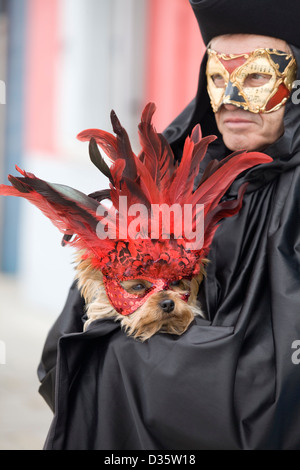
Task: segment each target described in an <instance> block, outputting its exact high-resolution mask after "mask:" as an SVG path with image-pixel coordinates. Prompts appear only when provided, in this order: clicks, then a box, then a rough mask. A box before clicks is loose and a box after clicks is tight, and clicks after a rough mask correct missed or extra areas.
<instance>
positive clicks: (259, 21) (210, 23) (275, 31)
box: [190, 0, 300, 47]
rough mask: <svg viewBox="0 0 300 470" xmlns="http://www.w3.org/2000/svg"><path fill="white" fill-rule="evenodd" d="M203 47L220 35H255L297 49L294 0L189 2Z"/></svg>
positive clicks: (299, 36) (299, 35)
mask: <svg viewBox="0 0 300 470" xmlns="http://www.w3.org/2000/svg"><path fill="white" fill-rule="evenodd" d="M190 4H191V6H192V8H193V10H194V13H195V15H196V18H197V21H198V23H199V26H200V30H201V34H202V37H203V40H204V42H205V44H206V45H207V44H208V43H209V42H210V41H211V40H212V39H213V38H214V37H216V36H220V35H223V34H239V33H241V34H243V33H244V34H258V35H263V36H272V37H276V38H279V39H283V40H284V41H286V42H287V43H289V44H293V45H295V46H298V47H300V27H299V23H300V3H299V2H298V1H297V0H284V1H282V0H190Z"/></svg>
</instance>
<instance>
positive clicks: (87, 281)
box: [77, 260, 204, 341]
mask: <svg viewBox="0 0 300 470" xmlns="http://www.w3.org/2000/svg"><path fill="white" fill-rule="evenodd" d="M77 272H78V274H77V277H78V280H79V288H80V289H81V291H82V294H83V296H84V297H85V300H86V303H87V316H88V321H87V323H86V326H87V325H88V324H90V323H91V322H92V321H94V320H96V319H101V318H113V319H115V320H118V321H120V322H121V326H122V327H123V328H124V330H125V331H126V333H127V334H128V335H130V336H133V337H134V338H138V339H139V340H141V341H145V340H146V339H149V338H150V337H151V336H153V335H154V334H155V333H157V332H160V333H169V334H175V335H180V334H182V333H184V332H185V331H186V330H187V328H188V327H189V325H190V324H191V323H192V321H193V320H194V318H195V315H201V316H202V312H201V309H200V307H199V305H198V304H197V293H198V289H199V284H200V283H201V281H202V278H203V275H204V269H203V270H202V272H201V273H200V274H199V275H198V276H196V277H194V278H193V279H191V280H188V279H178V280H173V281H170V282H168V287H167V288H166V289H164V290H155V289H154V291H153V293H152V292H151V289H153V284H152V283H151V282H150V281H149V280H146V279H128V280H123V281H121V282H120V283H118V286H119V287H118V288H119V289H120V291H119V294H120V297H119V298H120V299H124V294H125V297H126V293H127V294H128V298H130V301H131V302H134V301H135V299H136V301H137V304H139V307H138V308H137V309H136V310H135V311H134V312H132V313H130V314H129V315H121V314H120V313H118V311H117V310H116V308H114V306H113V305H112V302H111V301H110V300H109V298H108V296H107V293H106V289H105V287H104V282H103V276H102V274H101V272H100V271H97V270H95V269H94V268H92V267H91V266H90V264H89V263H88V262H87V261H86V260H85V261H82V262H80V263H79V265H78V266H77ZM149 292H150V293H149ZM115 295H116V296H117V297H118V292H116V293H115Z"/></svg>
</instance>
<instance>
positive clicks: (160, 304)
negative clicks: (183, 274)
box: [121, 278, 200, 340]
mask: <svg viewBox="0 0 300 470" xmlns="http://www.w3.org/2000/svg"><path fill="white" fill-rule="evenodd" d="M121 286H122V287H123V289H125V290H126V292H128V293H129V294H132V295H136V296H137V297H142V296H144V295H145V293H146V292H147V291H149V289H151V282H150V281H147V280H143V279H131V280H128V281H123V282H121ZM198 287H199V280H198V279H196V278H194V279H191V280H187V279H179V280H174V281H172V282H170V283H169V288H168V290H161V291H159V292H154V293H153V294H151V295H150V296H149V297H148V298H147V300H146V301H145V302H144V303H143V304H142V305H141V306H140V307H139V308H138V309H137V310H136V311H135V312H134V313H132V314H131V315H129V316H128V317H125V318H124V327H125V329H126V330H127V331H128V333H129V334H131V335H133V336H134V337H137V338H139V339H141V340H145V339H148V338H150V337H151V336H153V335H154V334H155V333H157V332H161V333H170V334H176V335H180V334H182V333H184V332H185V331H186V330H187V328H188V327H189V325H190V324H191V322H192V321H193V319H194V317H195V313H200V310H199V311H198V312H197V310H196V298H197V292H198Z"/></svg>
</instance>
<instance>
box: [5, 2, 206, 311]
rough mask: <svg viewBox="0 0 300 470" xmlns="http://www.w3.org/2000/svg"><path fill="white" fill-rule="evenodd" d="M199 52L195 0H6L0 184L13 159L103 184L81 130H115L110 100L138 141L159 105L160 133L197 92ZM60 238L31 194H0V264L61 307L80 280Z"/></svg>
mask: <svg viewBox="0 0 300 470" xmlns="http://www.w3.org/2000/svg"><path fill="white" fill-rule="evenodd" d="M203 51H204V46H203V43H202V41H201V38H200V33H199V30H198V25H197V23H196V20H195V18H194V16H193V13H192V10H191V8H190V5H189V1H188V0H6V1H5V0H0V80H1V81H0V84H2V85H5V88H3V86H2V88H1V90H2V92H0V182H1V183H4V182H5V181H6V176H7V174H8V173H15V170H14V165H15V164H18V165H19V166H20V167H22V168H24V169H26V170H27V171H30V172H32V173H35V174H36V175H37V176H39V177H40V178H42V179H46V180H49V181H52V182H57V183H63V184H66V185H69V186H73V187H76V188H77V189H79V190H81V191H83V192H86V193H89V192H92V191H95V190H98V189H101V188H103V187H106V186H107V183H106V180H105V178H104V177H103V178H102V177H101V175H100V173H99V172H97V170H96V169H95V168H94V167H93V165H92V164H91V163H90V162H89V158H88V149H87V145H85V144H83V143H81V142H79V141H77V140H76V135H77V133H78V132H80V131H81V130H83V129H86V128H89V127H94V128H95V127H96V128H103V129H106V130H108V131H110V130H111V126H110V122H109V113H110V110H111V109H112V108H113V109H114V110H115V111H116V113H117V115H118V116H119V118H120V120H121V122H122V124H123V126H124V127H125V128H126V129H127V131H128V133H129V135H130V138H131V140H132V143H133V147H134V148H137V149H138V139H137V124H138V122H139V119H140V113H141V110H142V108H143V107H144V105H145V104H146V103H147V102H148V101H150V100H151V101H154V102H155V103H156V105H157V112H156V115H155V118H154V122H155V125H156V128H157V129H158V130H159V131H162V130H163V129H164V128H165V127H166V126H167V125H168V123H169V122H171V121H172V119H173V118H174V117H175V116H176V115H177V114H178V113H179V112H180V111H181V110H182V109H183V108H184V107H185V106H186V105H187V104H188V103H189V101H190V100H191V99H192V98H193V97H194V95H195V92H196V87H197V80H198V71H199V65H200V61H201V57H202V54H203ZM3 90H5V93H4V91H3ZM3 95H5V97H4V96H3ZM4 98H5V99H4ZM60 239H61V236H60V234H59V233H58V232H57V229H55V228H54V227H53V226H52V225H51V223H50V222H49V221H48V220H47V219H46V218H45V217H44V216H43V215H42V214H40V213H39V211H38V210H37V209H35V208H34V207H32V206H31V205H30V204H29V203H27V202H26V201H22V200H18V199H17V198H1V200H0V271H1V272H4V273H10V274H14V275H16V276H18V278H19V279H20V280H21V285H22V289H23V290H24V292H25V293H26V295H27V296H28V297H30V299H33V300H34V301H35V302H37V303H38V304H39V305H41V306H42V305H47V307H48V308H49V307H51V308H53V309H54V310H55V311H57V313H59V309H60V308H61V307H62V304H63V302H64V299H65V297H66V294H67V290H68V287H69V285H70V283H71V282H72V279H73V267H72V254H73V252H72V250H71V249H68V248H64V249H63V248H62V247H61V246H60Z"/></svg>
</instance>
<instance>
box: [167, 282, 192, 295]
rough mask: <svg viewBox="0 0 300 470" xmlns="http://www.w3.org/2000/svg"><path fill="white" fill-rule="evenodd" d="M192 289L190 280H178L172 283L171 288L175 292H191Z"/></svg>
mask: <svg viewBox="0 0 300 470" xmlns="http://www.w3.org/2000/svg"><path fill="white" fill-rule="evenodd" d="M190 287H191V281H190V280H188V279H178V280H175V281H172V282H170V284H169V288H170V289H171V290H174V291H180V292H181V291H182V292H189V291H190Z"/></svg>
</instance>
